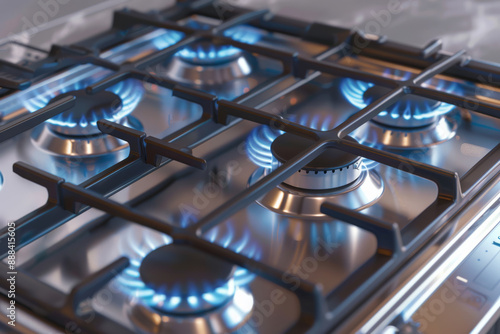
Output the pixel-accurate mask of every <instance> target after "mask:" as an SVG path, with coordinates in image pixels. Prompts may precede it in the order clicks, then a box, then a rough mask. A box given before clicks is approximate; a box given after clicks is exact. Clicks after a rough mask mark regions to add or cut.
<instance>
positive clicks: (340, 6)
mask: <svg viewBox="0 0 500 334" xmlns="http://www.w3.org/2000/svg"><path fill="white" fill-rule="evenodd" d="M3 2H4V4H3V6H2V9H1V11H0V38H2V39H4V40H5V39H8V38H16V39H18V40H20V41H23V42H27V43H30V44H33V45H36V46H39V47H42V48H44V49H48V48H49V47H50V45H51V44H53V43H61V44H64V43H70V42H73V41H77V40H79V39H82V38H84V37H88V36H91V35H93V34H96V33H98V32H100V31H103V30H105V29H107V28H109V26H110V24H111V17H112V11H113V10H114V9H118V8H122V7H129V8H135V9H138V10H141V11H148V10H151V9H162V8H165V7H167V6H169V4H172V3H173V0H107V1H102V0H15V1H8V2H7V1H5V0H4V1H3ZM223 4H224V6H225V8H230V7H231V6H232V5H243V6H248V7H252V8H269V9H270V10H271V11H272V12H275V13H279V14H282V15H287V16H291V17H295V18H299V19H303V20H307V21H318V22H327V23H331V24H334V25H340V26H343V27H348V28H358V29H361V30H365V31H368V32H371V33H378V34H383V35H387V36H388V37H389V38H390V39H392V40H394V41H398V42H403V43H407V44H411V45H414V46H423V45H425V44H427V43H428V42H429V41H431V40H433V39H435V38H441V39H442V40H443V42H444V48H445V49H446V50H449V51H456V50H459V49H461V48H467V49H468V53H469V55H471V56H473V57H474V58H476V59H483V60H487V61H493V62H498V63H500V52H498V51H499V49H500V47H499V45H500V33H499V24H500V1H494V0H490V1H488V0H420V1H419V0H343V1H331V0H223ZM0 56H1V55H0Z"/></svg>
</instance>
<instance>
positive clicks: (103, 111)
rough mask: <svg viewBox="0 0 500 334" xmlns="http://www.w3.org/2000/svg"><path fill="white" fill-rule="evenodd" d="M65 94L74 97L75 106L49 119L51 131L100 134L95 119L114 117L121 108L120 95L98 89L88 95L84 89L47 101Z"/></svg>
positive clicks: (81, 134) (73, 133) (72, 133)
mask: <svg viewBox="0 0 500 334" xmlns="http://www.w3.org/2000/svg"><path fill="white" fill-rule="evenodd" d="M67 96H74V97H76V100H75V106H74V107H73V108H71V109H70V110H67V111H65V112H63V113H62V114H59V115H57V116H56V117H54V118H52V119H51V122H50V123H49V127H50V129H51V130H52V131H54V132H57V133H59V134H63V135H73V136H83V135H95V134H100V133H101V131H99V129H98V128H97V121H98V120H100V119H103V118H104V119H109V118H114V116H115V115H116V114H117V113H118V111H120V110H121V109H122V101H121V99H120V97H119V96H118V95H116V94H114V93H112V92H108V91H100V92H97V93H95V94H93V95H89V94H88V93H87V92H86V91H85V90H84V89H81V90H76V91H72V92H67V93H63V94H60V95H57V96H56V97H54V98H53V99H52V100H50V102H49V103H53V102H56V101H58V100H60V99H62V98H65V97H67Z"/></svg>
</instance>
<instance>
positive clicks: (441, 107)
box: [340, 72, 459, 120]
mask: <svg viewBox="0 0 500 334" xmlns="http://www.w3.org/2000/svg"><path fill="white" fill-rule="evenodd" d="M407 73H408V75H406V76H403V80H407V79H409V78H410V76H411V73H409V72H407ZM384 76H398V75H397V74H394V72H386V73H384ZM373 86H374V84H372V83H370V82H364V81H359V80H354V79H351V78H346V79H343V80H342V82H341V84H340V90H341V92H342V94H343V95H344V97H345V98H346V99H347V100H348V101H349V102H350V103H351V104H352V105H353V106H355V107H357V108H358V109H363V108H365V107H366V106H367V105H368V104H369V103H371V102H372V101H371V98H367V97H366V96H365V92H366V91H367V90H368V89H369V88H371V87H373ZM436 88H437V89H439V90H442V91H445V92H447V93H457V91H458V89H459V87H458V85H457V84H456V83H454V82H447V81H443V80H440V81H439V83H438V85H437V87H436ZM454 108H455V106H454V105H452V104H448V103H444V102H441V103H439V104H438V105H437V106H435V105H431V104H426V105H424V109H419V106H416V105H413V103H412V102H411V101H409V100H405V99H402V100H400V101H398V102H396V103H395V104H393V105H392V106H390V107H389V108H388V109H387V110H384V111H382V112H380V113H379V114H378V116H379V117H386V116H387V117H391V118H392V119H398V118H400V117H402V118H403V119H404V120H411V119H416V120H422V119H427V118H434V117H436V116H441V115H444V114H447V113H448V112H450V111H451V110H453V109H454Z"/></svg>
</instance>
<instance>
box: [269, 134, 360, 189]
mask: <svg viewBox="0 0 500 334" xmlns="http://www.w3.org/2000/svg"><path fill="white" fill-rule="evenodd" d="M346 139H347V140H350V141H355V140H354V139H353V138H351V137H347V138H346ZM313 143H314V142H313V141H312V140H310V139H306V138H303V137H300V136H297V135H294V134H291V133H284V134H282V135H280V136H279V137H278V138H276V139H275V140H274V141H273V143H272V144H271V152H272V154H273V159H275V160H276V163H274V165H276V166H279V165H281V164H283V163H285V162H287V161H289V160H290V159H292V158H293V157H295V156H296V155H297V154H299V153H300V152H303V151H305V150H307V149H308V148H309V147H311V145H312V144H313ZM360 175H361V158H360V157H359V156H356V155H354V154H351V153H349V152H345V151H342V150H339V149H336V148H327V149H326V150H324V151H323V152H322V153H321V154H320V155H319V156H317V157H316V158H314V159H313V160H312V161H310V162H309V163H308V164H307V165H306V166H304V167H303V168H302V169H300V170H299V171H297V172H296V173H295V174H293V175H292V176H290V177H289V178H288V179H286V180H285V181H284V183H285V184H288V185H290V186H294V187H297V188H301V189H309V190H325V189H335V188H340V187H344V186H346V185H349V184H351V183H353V182H354V181H356V180H357V179H358V178H359V176H360Z"/></svg>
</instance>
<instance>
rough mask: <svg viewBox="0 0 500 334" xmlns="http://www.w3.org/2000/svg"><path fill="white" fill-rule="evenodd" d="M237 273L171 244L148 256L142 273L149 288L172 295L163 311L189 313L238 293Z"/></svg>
mask: <svg viewBox="0 0 500 334" xmlns="http://www.w3.org/2000/svg"><path fill="white" fill-rule="evenodd" d="M234 270H235V268H234V266H232V265H231V264H230V263H228V262H224V261H222V260H219V259H218V258H216V257H213V256H211V255H208V254H205V253H202V252H200V251H197V250H195V249H193V248H191V247H189V246H186V245H172V244H171V245H166V246H163V247H160V248H158V249H155V250H154V251H152V252H151V253H149V254H148V255H146V257H145V258H144V259H143V260H142V263H141V267H140V270H139V272H140V275H141V279H142V281H143V282H144V283H145V284H146V286H147V287H148V288H151V289H153V290H154V291H157V292H161V293H162V294H164V295H167V296H171V297H170V299H169V300H168V301H166V303H163V304H162V306H160V307H159V308H160V311H164V312H168V313H177V314H189V313H196V312H200V311H207V310H209V309H212V308H215V307H218V306H220V305H222V304H224V303H225V302H227V301H228V300H229V299H230V298H231V297H232V296H233V294H234V292H235V284H234V279H233V277H232V276H233V272H234ZM200 296H201V298H200ZM165 305H166V307H165ZM174 305H175V307H174Z"/></svg>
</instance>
